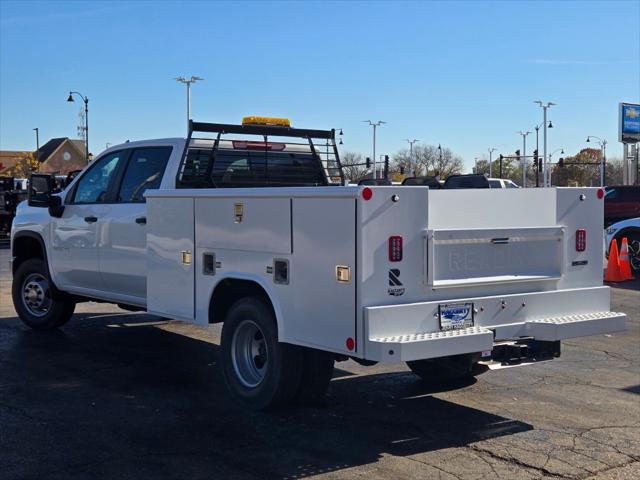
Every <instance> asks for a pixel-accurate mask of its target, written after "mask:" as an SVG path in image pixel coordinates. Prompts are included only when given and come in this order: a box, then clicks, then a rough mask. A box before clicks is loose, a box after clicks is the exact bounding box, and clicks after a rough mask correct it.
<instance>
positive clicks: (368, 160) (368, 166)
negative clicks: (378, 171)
mask: <svg viewBox="0 0 640 480" xmlns="http://www.w3.org/2000/svg"><path fill="white" fill-rule="evenodd" d="M366 163H367V168H371V159H370V158H369V157H367V158H366Z"/></svg>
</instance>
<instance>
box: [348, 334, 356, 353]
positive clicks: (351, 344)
mask: <svg viewBox="0 0 640 480" xmlns="http://www.w3.org/2000/svg"><path fill="white" fill-rule="evenodd" d="M346 344H347V350H353V349H354V348H356V341H355V340H354V339H353V338H351V337H349V338H347V341H346Z"/></svg>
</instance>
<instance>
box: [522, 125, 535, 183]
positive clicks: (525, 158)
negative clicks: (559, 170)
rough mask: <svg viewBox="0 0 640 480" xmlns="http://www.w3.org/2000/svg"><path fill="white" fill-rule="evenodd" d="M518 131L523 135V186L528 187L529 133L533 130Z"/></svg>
mask: <svg viewBox="0 0 640 480" xmlns="http://www.w3.org/2000/svg"><path fill="white" fill-rule="evenodd" d="M518 133H519V134H520V135H522V162H521V163H522V188H526V187H527V135H529V134H530V133H531V132H530V131H528V130H527V131H526V132H523V131H522V130H520V131H519V132H518ZM536 133H537V132H536Z"/></svg>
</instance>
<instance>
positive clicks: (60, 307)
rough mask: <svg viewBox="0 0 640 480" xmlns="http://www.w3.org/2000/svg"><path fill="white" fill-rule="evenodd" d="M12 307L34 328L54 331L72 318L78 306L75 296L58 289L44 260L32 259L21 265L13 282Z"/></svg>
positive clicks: (21, 318)
mask: <svg viewBox="0 0 640 480" xmlns="http://www.w3.org/2000/svg"><path fill="white" fill-rule="evenodd" d="M11 296H12V298H13V306H14V307H15V309H16V312H17V313H18V316H19V317H20V320H22V321H23V322H24V323H25V324H26V325H28V326H29V327H31V328H33V329H34V330H52V329H54V328H58V327H60V326H62V325H64V324H65V323H67V322H68V321H69V319H70V318H71V316H72V315H73V311H74V310H75V308H76V304H75V302H74V301H73V299H72V298H71V297H70V296H68V295H66V294H65V293H63V292H60V291H58V290H57V289H56V287H55V285H53V282H52V281H51V279H50V277H49V270H48V268H47V264H46V263H45V262H44V260H42V259H39V258H31V259H29V260H25V261H24V262H23V263H21V264H20V266H19V267H18V269H17V270H16V273H15V275H14V276H13V283H12V285H11Z"/></svg>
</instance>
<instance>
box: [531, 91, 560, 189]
mask: <svg viewBox="0 0 640 480" xmlns="http://www.w3.org/2000/svg"><path fill="white" fill-rule="evenodd" d="M533 103H537V104H538V106H539V107H540V108H542V115H543V122H544V140H543V142H544V146H543V152H544V153H543V156H544V171H543V172H542V176H543V179H544V186H545V187H546V186H548V184H549V180H548V176H549V166H548V165H547V110H548V109H549V108H550V107H552V106H553V105H555V103H553V102H547V103H546V105H545V104H544V103H543V102H542V101H541V100H536V101H535V102H533Z"/></svg>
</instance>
